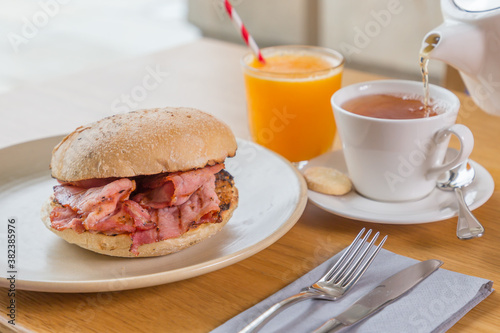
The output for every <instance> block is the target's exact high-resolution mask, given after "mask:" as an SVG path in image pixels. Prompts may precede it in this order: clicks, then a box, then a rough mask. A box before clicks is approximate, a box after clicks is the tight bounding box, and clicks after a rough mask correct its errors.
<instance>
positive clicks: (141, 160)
mask: <svg viewBox="0 0 500 333" xmlns="http://www.w3.org/2000/svg"><path fill="white" fill-rule="evenodd" d="M236 148H237V144H236V139H235V137H234V134H233V133H232V131H231V129H230V128H229V127H228V126H227V125H226V124H224V123H223V122H221V121H220V120H218V119H217V118H215V117H214V116H212V115H209V114H207V113H204V112H202V111H200V110H197V109H192V108H171V107H168V108H159V109H146V110H138V111H133V112H130V113H126V114H117V115H114V116H111V117H107V118H104V119H102V120H99V121H97V122H95V123H92V124H90V125H87V126H82V127H79V128H77V129H76V130H75V131H74V132H73V133H71V134H69V135H68V136H66V137H65V138H64V139H63V140H62V141H61V142H60V143H59V144H58V145H57V146H56V147H55V148H54V150H53V151H52V160H51V164H50V166H51V169H52V177H54V178H57V179H58V180H60V181H66V182H73V181H79V180H85V179H94V178H108V177H120V178H122V177H133V176H139V175H153V174H158V173H162V172H176V171H186V170H191V169H195V168H202V167H205V166H206V165H213V164H216V163H222V162H223V161H224V160H225V159H226V157H232V156H234V155H235V153H236Z"/></svg>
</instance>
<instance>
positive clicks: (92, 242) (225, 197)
mask: <svg viewBox="0 0 500 333" xmlns="http://www.w3.org/2000/svg"><path fill="white" fill-rule="evenodd" d="M216 192H217V195H218V197H219V199H220V201H221V203H220V206H221V211H220V212H219V216H218V221H217V223H204V224H201V225H199V226H197V227H196V228H194V229H190V230H189V231H188V232H186V233H185V234H183V235H181V236H180V237H176V238H170V239H167V240H163V241H159V242H155V243H150V244H144V245H141V246H139V249H138V252H139V254H138V255H136V254H134V253H132V252H130V247H131V246H132V240H131V238H130V235H127V234H125V235H116V236H107V235H104V234H101V233H91V232H88V231H85V232H83V233H78V232H76V231H75V230H73V229H66V230H63V231H58V230H56V229H54V228H52V227H51V221H50V212H51V211H52V209H53V208H54V207H55V205H56V203H55V202H54V201H53V197H51V198H50V199H49V200H47V201H46V202H45V204H44V205H43V206H42V211H41V217H42V221H43V223H44V224H45V226H46V227H47V228H48V229H49V230H50V231H52V232H53V233H55V234H56V235H57V236H59V237H61V238H62V239H64V240H66V241H67V242H69V243H71V244H75V245H78V246H80V247H82V248H84V249H87V250H90V251H94V252H97V253H101V254H106V255H109V256H114V257H133V258H136V257H155V256H163V255H167V254H170V253H174V252H177V251H180V250H182V249H185V248H187V247H190V246H192V245H195V244H197V243H199V242H201V241H202V240H204V239H207V238H209V237H211V236H213V235H215V234H216V233H217V232H219V231H220V230H221V229H222V227H223V226H225V225H226V223H227V222H228V221H229V219H230V218H231V216H232V215H233V212H234V210H235V209H236V207H237V206H238V189H237V188H236V187H235V186H234V182H233V181H232V179H230V178H228V177H225V178H223V179H221V178H219V179H218V180H217V182H216Z"/></svg>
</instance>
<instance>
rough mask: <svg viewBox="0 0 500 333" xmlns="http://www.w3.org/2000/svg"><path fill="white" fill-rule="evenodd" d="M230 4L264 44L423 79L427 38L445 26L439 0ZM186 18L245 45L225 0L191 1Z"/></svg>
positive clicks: (435, 75) (437, 70) (434, 77)
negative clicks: (315, 51)
mask: <svg viewBox="0 0 500 333" xmlns="http://www.w3.org/2000/svg"><path fill="white" fill-rule="evenodd" d="M231 2H232V3H233V7H234V8H235V9H236V10H237V12H238V13H239V15H240V16H241V17H242V19H243V21H244V22H245V24H246V26H247V28H248V30H249V31H250V33H251V34H252V35H253V36H254V38H255V39H256V40H257V43H258V44H259V45H260V46H269V45H278V44H314V45H316V44H317V45H322V46H327V47H330V48H334V49H337V50H339V51H341V52H342V53H343V54H344V55H346V57H347V60H348V63H347V65H348V66H350V67H352V68H358V69H363V70H367V71H371V72H375V73H380V74H385V75H389V76H395V77H403V78H411V79H419V77H420V72H419V65H418V54H419V49H420V44H421V43H422V38H423V36H424V35H425V34H426V33H427V32H428V31H430V30H431V29H432V28H434V27H435V26H437V25H439V24H440V23H441V22H442V18H441V11H440V4H439V1H437V0H354V1H350V0H232V1H231ZM188 18H189V20H190V21H191V22H192V23H194V24H195V25H197V26H198V27H200V29H201V30H202V31H203V33H204V34H205V35H207V36H211V37H217V38H221V39H225V40H229V41H233V42H239V43H241V37H240V36H239V34H238V33H237V32H236V30H235V29H234V27H233V26H232V24H231V22H230V20H229V18H228V17H227V15H225V12H224V8H223V6H222V1H221V0H189V14H188ZM349 45H350V46H351V48H349ZM349 51H350V52H349ZM443 70H444V65H443V64H441V63H438V62H431V64H430V74H431V81H433V82H436V81H439V80H440V79H441V78H442V75H443Z"/></svg>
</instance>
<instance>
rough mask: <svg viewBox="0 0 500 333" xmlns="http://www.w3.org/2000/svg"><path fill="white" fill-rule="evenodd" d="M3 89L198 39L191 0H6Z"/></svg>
mask: <svg viewBox="0 0 500 333" xmlns="http://www.w3.org/2000/svg"><path fill="white" fill-rule="evenodd" d="M0 8H1V9H0V64H1V65H0V93H1V92H6V91H8V90H10V89H13V88H15V87H17V86H20V85H23V84H27V83H40V82H43V81H45V80H47V79H51V78H54V77H57V76H62V75H67V74H71V73H75V72H79V71H82V70H86V69H90V68H96V67H101V66H105V65H106V64H110V63H112V62H114V61H117V60H120V59H124V58H128V57H134V56H138V55H141V54H146V53H150V52H154V51H158V50H161V49H164V48H167V47H172V46H175V45H179V44H182V43H187V42H189V41H192V40H195V39H197V38H199V37H200V35H201V34H200V31H199V30H198V28H196V27H195V26H193V25H191V24H189V23H188V22H187V19H186V15H187V0H106V1H101V0H82V1H71V0H37V1H32V0H0Z"/></svg>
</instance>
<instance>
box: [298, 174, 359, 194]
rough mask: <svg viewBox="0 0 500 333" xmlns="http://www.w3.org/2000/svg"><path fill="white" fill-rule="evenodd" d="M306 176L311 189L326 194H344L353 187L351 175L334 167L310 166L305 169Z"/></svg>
mask: <svg viewBox="0 0 500 333" xmlns="http://www.w3.org/2000/svg"><path fill="white" fill-rule="evenodd" d="M304 178H305V179H306V182H307V187H308V188H309V189H310V190H313V191H316V192H320V193H324V194H331V195H343V194H346V193H348V192H349V191H350V190H351V188H352V183H351V180H350V179H349V177H347V176H346V175H345V174H343V173H342V172H340V171H338V170H337V169H333V168H328V167H311V168H308V169H306V170H305V171H304Z"/></svg>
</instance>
